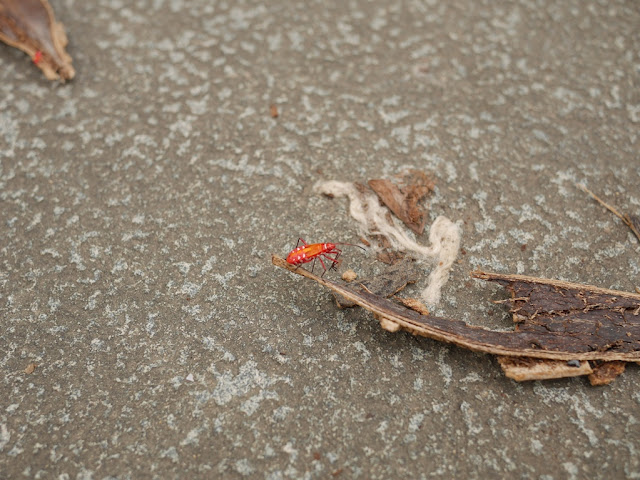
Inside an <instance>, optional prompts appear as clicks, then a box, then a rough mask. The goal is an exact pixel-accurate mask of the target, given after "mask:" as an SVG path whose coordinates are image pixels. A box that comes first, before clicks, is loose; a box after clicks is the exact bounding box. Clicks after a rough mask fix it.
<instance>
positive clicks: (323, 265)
mask: <svg viewBox="0 0 640 480" xmlns="http://www.w3.org/2000/svg"><path fill="white" fill-rule="evenodd" d="M316 258H317V259H318V260H320V265H322V268H323V269H324V272H322V275H320V278H322V277H324V274H325V273H327V266H326V265H325V264H324V262H323V261H322V258H320V257H316Z"/></svg>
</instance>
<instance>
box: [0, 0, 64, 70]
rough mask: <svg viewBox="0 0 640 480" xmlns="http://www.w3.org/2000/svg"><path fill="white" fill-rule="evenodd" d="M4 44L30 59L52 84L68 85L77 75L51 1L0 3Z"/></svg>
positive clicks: (4, 0)
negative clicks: (66, 81) (67, 82)
mask: <svg viewBox="0 0 640 480" xmlns="http://www.w3.org/2000/svg"><path fill="white" fill-rule="evenodd" d="M0 40H1V41H3V42H4V43H6V44H8V45H11V46H12V47H16V48H18V49H20V50H22V51H23V52H25V53H26V54H27V55H29V57H31V59H32V60H33V63H34V64H35V65H37V66H38V68H40V69H41V70H42V72H43V73H44V76H45V77H47V78H48V79H49V80H57V79H59V80H60V81H62V82H64V81H65V80H71V79H72V78H73V77H74V76H75V74H76V72H75V70H74V69H73V66H72V65H71V62H72V59H71V57H70V56H69V54H68V53H67V52H66V51H65V47H66V46H67V42H68V41H67V35H66V34H65V31H64V27H63V25H62V23H59V22H56V19H55V16H54V14H53V9H52V8H51V5H49V2H48V1H47V0H0Z"/></svg>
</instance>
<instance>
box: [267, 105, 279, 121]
mask: <svg viewBox="0 0 640 480" xmlns="http://www.w3.org/2000/svg"><path fill="white" fill-rule="evenodd" d="M269 113H270V114H271V118H278V115H279V113H278V106H277V105H276V104H275V103H272V104H271V105H270V106H269Z"/></svg>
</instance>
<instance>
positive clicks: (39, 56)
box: [33, 50, 42, 65]
mask: <svg viewBox="0 0 640 480" xmlns="http://www.w3.org/2000/svg"><path fill="white" fill-rule="evenodd" d="M41 60H42V52H41V51H40V50H38V51H37V52H36V53H35V54H34V55H33V63H35V64H36V65H37V64H39V63H40V61H41Z"/></svg>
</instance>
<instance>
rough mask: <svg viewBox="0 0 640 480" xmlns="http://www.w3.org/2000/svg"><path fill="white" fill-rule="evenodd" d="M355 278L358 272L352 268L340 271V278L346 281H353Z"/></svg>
mask: <svg viewBox="0 0 640 480" xmlns="http://www.w3.org/2000/svg"><path fill="white" fill-rule="evenodd" d="M356 278H358V274H357V273H356V272H354V271H353V270H345V271H344V272H343V273H342V279H343V280H344V281H345V282H347V283H349V282H353V281H354V280H355V279H356Z"/></svg>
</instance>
